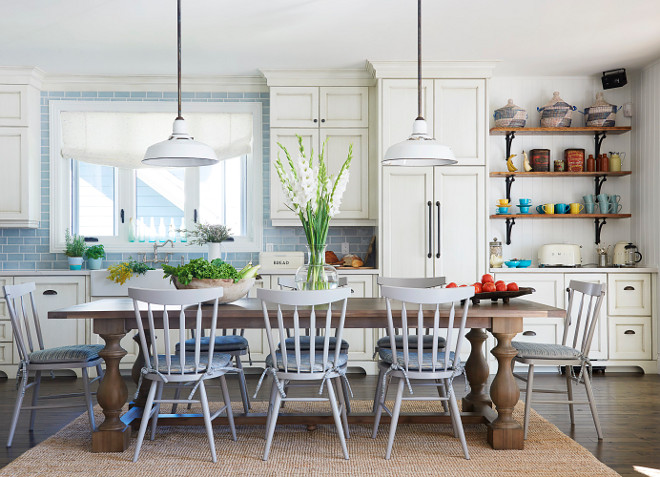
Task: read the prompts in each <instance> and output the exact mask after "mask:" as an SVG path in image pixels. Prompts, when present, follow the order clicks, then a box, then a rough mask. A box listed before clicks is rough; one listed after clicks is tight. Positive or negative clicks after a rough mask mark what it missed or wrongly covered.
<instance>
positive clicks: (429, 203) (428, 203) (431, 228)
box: [426, 200, 433, 258]
mask: <svg viewBox="0 0 660 477" xmlns="http://www.w3.org/2000/svg"><path fill="white" fill-rule="evenodd" d="M426 205H427V206H428V208H429V253H427V254H426V257H427V258H431V257H433V202H431V201H430V200H429V201H428V202H427V203H426Z"/></svg>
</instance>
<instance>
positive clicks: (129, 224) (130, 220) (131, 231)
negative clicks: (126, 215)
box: [128, 217, 135, 242]
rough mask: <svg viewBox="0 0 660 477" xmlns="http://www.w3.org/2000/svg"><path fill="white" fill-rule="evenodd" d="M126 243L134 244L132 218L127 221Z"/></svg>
mask: <svg viewBox="0 0 660 477" xmlns="http://www.w3.org/2000/svg"><path fill="white" fill-rule="evenodd" d="M128 241H129V242H135V229H134V228H133V217H131V218H130V219H128Z"/></svg>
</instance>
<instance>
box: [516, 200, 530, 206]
mask: <svg viewBox="0 0 660 477" xmlns="http://www.w3.org/2000/svg"><path fill="white" fill-rule="evenodd" d="M518 202H520V205H532V199H518Z"/></svg>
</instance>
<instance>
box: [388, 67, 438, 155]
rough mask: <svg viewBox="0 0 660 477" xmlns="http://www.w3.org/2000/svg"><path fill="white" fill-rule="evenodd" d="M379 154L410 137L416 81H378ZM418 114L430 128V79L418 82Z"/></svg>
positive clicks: (414, 110) (431, 98)
mask: <svg viewBox="0 0 660 477" xmlns="http://www.w3.org/2000/svg"><path fill="white" fill-rule="evenodd" d="M382 107H383V109H382V116H381V120H382V127H383V128H382V131H383V136H382V140H381V145H382V153H383V154H385V151H386V150H387V148H388V147H390V146H391V145H392V144H396V143H397V142H401V141H403V140H404V139H407V138H408V137H410V134H411V133H412V127H413V122H414V121H415V118H416V117H417V116H418V114H417V80H414V79H386V80H383V84H382ZM422 109H423V111H422V114H423V116H424V118H425V119H426V123H427V125H428V128H429V131H433V81H432V80H423V81H422Z"/></svg>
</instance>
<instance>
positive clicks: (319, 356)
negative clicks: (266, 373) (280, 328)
mask: <svg viewBox="0 0 660 477" xmlns="http://www.w3.org/2000/svg"><path fill="white" fill-rule="evenodd" d="M276 355H277V369H279V370H282V371H283V370H284V362H283V361H282V353H280V352H279V351H278V352H277V353H276ZM315 356H316V359H315V362H314V372H323V371H325V370H324V369H323V353H316V355H315ZM310 358H311V356H310V354H309V352H307V353H305V352H302V353H300V371H301V372H310V369H311V362H310ZM332 358H334V355H333V354H332V353H331V354H330V355H329V356H328V368H327V369H332V368H333V365H332ZM286 359H287V365H288V369H289V371H290V372H297V371H299V369H298V366H296V354H295V352H292V353H287V354H286ZM347 362H348V355H347V354H346V353H339V360H338V361H337V366H336V367H337V368H341V367H342V366H345V365H346V363H347ZM266 366H268V367H269V368H272V367H274V363H273V355H272V354H269V355H268V356H267V357H266Z"/></svg>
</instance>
